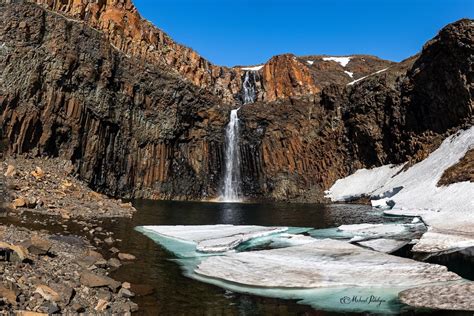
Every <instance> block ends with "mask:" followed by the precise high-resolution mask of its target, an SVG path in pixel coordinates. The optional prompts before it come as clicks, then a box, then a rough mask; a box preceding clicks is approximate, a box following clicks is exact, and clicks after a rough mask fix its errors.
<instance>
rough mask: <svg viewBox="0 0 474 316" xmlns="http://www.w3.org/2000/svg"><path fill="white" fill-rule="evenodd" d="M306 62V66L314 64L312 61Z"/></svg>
mask: <svg viewBox="0 0 474 316" xmlns="http://www.w3.org/2000/svg"><path fill="white" fill-rule="evenodd" d="M306 62H307V63H308V65H312V64H314V61H312V60H307V61H306Z"/></svg>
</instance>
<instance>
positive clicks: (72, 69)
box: [0, 4, 227, 198]
mask: <svg viewBox="0 0 474 316" xmlns="http://www.w3.org/2000/svg"><path fill="white" fill-rule="evenodd" d="M0 9H1V10H0V39H1V41H2V44H1V46H0V47H1V49H0V69H1V70H2V71H1V77H0V109H1V112H0V115H1V124H2V128H3V130H4V131H5V136H6V137H7V139H8V143H9V151H10V152H11V153H18V154H21V153H29V154H31V155H35V156H36V155H39V156H57V155H61V156H64V157H66V158H68V159H71V160H72V161H73V163H74V167H75V170H74V171H75V173H77V174H78V176H79V177H81V178H82V179H83V180H85V181H86V182H88V183H89V184H90V185H91V186H92V187H94V188H97V189H99V190H101V191H103V192H106V193H109V194H112V195H116V196H128V197H131V196H146V197H154V198H171V197H172V198H198V197H199V198H200V197H203V196H206V195H215V192H213V191H212V188H216V187H217V184H215V183H217V182H218V181H219V179H220V170H221V168H220V165H221V161H222V159H221V147H219V146H220V145H219V144H220V143H222V142H221V138H222V137H223V135H222V129H223V125H224V124H225V119H226V113H227V111H225V113H224V110H225V107H222V106H221V101H220V100H219V99H216V98H215V97H214V96H213V95H211V94H210V93H209V92H206V91H204V90H202V89H199V88H197V87H196V86H194V85H192V84H190V83H188V82H186V81H183V80H182V79H181V78H179V77H177V76H176V75H175V74H174V73H173V72H171V73H170V72H169V71H168V70H167V69H163V68H161V67H160V66H156V65H153V64H149V63H141V62H140V61H139V60H138V59H135V58H133V57H128V56H126V55H125V54H123V53H121V52H118V51H117V50H116V49H114V48H113V47H112V46H110V45H109V44H108V42H107V41H104V38H103V35H102V34H101V33H98V32H97V31H95V30H94V29H92V28H89V27H86V26H84V25H82V24H78V23H75V22H72V21H68V20H67V19H64V18H63V17H61V16H58V15H56V14H52V13H50V12H47V11H45V10H43V9H41V8H39V7H38V6H36V5H32V4H26V5H22V4H8V5H1V6H0ZM208 188H211V189H209V190H210V191H208Z"/></svg>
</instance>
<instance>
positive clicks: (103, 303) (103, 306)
mask: <svg viewBox="0 0 474 316" xmlns="http://www.w3.org/2000/svg"><path fill="white" fill-rule="evenodd" d="M108 306H109V302H107V301H106V300H103V299H99V302H97V305H96V307H95V308H94V309H95V310H96V311H98V312H103V311H105V310H106V309H107V307H108Z"/></svg>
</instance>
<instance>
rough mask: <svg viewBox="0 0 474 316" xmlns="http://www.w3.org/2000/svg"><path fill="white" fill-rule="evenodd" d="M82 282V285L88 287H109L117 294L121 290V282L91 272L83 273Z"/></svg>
mask: <svg viewBox="0 0 474 316" xmlns="http://www.w3.org/2000/svg"><path fill="white" fill-rule="evenodd" d="M80 282H81V284H82V285H84V286H87V287H92V288H94V287H108V288H110V289H111V290H112V291H114V292H117V290H118V289H119V288H120V286H121V284H120V282H117V281H115V280H114V279H112V278H109V277H107V276H103V275H99V274H96V273H92V272H89V271H83V272H82V273H81V277H80Z"/></svg>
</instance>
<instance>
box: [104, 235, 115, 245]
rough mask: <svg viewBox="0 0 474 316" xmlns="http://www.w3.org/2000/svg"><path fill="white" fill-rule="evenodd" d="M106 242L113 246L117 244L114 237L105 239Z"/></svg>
mask: <svg viewBox="0 0 474 316" xmlns="http://www.w3.org/2000/svg"><path fill="white" fill-rule="evenodd" d="M104 242H105V243H106V244H107V245H109V246H110V245H113V243H114V242H115V240H114V239H113V238H112V237H107V238H105V239H104Z"/></svg>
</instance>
